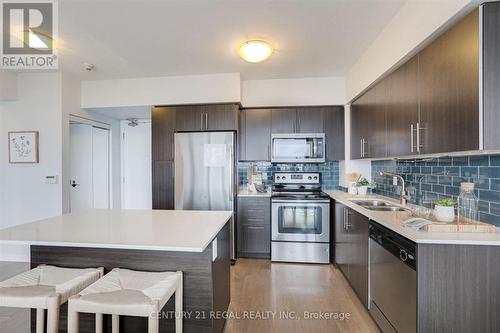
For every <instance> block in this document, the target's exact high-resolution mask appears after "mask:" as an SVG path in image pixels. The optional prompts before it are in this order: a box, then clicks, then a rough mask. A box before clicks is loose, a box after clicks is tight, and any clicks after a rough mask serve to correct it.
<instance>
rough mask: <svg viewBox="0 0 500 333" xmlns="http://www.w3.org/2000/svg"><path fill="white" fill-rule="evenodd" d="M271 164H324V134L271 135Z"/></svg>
mask: <svg viewBox="0 0 500 333" xmlns="http://www.w3.org/2000/svg"><path fill="white" fill-rule="evenodd" d="M271 162H273V163H324V162H325V133H290V134H281V133H280V134H272V135H271Z"/></svg>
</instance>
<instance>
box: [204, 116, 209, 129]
mask: <svg viewBox="0 0 500 333" xmlns="http://www.w3.org/2000/svg"><path fill="white" fill-rule="evenodd" d="M205 129H206V130H207V129H208V113H205Z"/></svg>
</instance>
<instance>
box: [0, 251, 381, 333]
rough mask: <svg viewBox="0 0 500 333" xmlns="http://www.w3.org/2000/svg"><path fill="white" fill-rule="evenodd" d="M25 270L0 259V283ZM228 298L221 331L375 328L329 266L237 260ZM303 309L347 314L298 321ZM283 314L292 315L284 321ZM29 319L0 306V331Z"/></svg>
mask: <svg viewBox="0 0 500 333" xmlns="http://www.w3.org/2000/svg"><path fill="white" fill-rule="evenodd" d="M27 269H29V264H28V263H8V262H0V281H3V280H5V279H7V278H9V277H11V276H13V275H16V274H18V273H20V272H22V271H25V270H27ZM231 299H232V301H231V306H230V309H229V313H228V316H229V319H228V321H227V323H226V329H225V333H246V332H248V333H255V332H257V333H268V332H269V333H270V332H273V333H280V332H284V333H295V332H300V333H309V332H311V333H313V332H314V333H321V332H328V333H335V332H339V333H370V332H379V331H378V329H377V327H376V325H375V323H374V322H373V320H372V319H371V317H370V316H369V314H368V312H367V311H366V310H365V309H364V307H363V306H362V305H361V303H360V301H359V300H358V298H357V297H356V295H355V294H354V291H353V290H352V289H351V288H350V287H349V285H348V284H347V282H346V280H345V279H344V277H343V276H342V274H341V273H340V272H339V271H338V270H337V269H335V268H334V267H333V266H330V265H305V264H280V263H271V262H270V261H269V260H249V259H239V260H238V261H237V263H236V265H235V266H233V267H231ZM304 311H307V312H309V313H332V314H349V315H350V317H349V319H344V320H340V319H336V320H335V319H323V320H321V319H304V318H303V317H304ZM272 314H275V318H274V319H272V318H271V317H272ZM286 314H288V316H289V317H294V318H295V319H285V317H284V316H285V315H286ZM266 315H267V316H268V319H266V318H265V317H264V316H266ZM231 316H238V317H240V319H236V318H231ZM244 316H246V317H244ZM252 316H253V318H255V317H257V319H251V317H252ZM259 316H260V317H261V319H258V317H259ZM280 317H281V318H280ZM299 317H300V318H301V319H298V318H299ZM29 322H30V321H29V311H28V310H19V309H6V308H1V307H0V333H27V332H29Z"/></svg>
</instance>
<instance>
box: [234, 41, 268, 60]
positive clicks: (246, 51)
mask: <svg viewBox="0 0 500 333" xmlns="http://www.w3.org/2000/svg"><path fill="white" fill-rule="evenodd" d="M238 53H239V55H240V57H241V59H243V60H245V61H248V62H251V63H257V62H261V61H264V60H266V59H267V58H269V57H270V56H271V54H272V53H273V47H272V46H271V44H269V43H268V42H266V41H264V40H260V39H253V40H249V41H246V42H244V43H243V44H241V46H240V50H239V52H238Z"/></svg>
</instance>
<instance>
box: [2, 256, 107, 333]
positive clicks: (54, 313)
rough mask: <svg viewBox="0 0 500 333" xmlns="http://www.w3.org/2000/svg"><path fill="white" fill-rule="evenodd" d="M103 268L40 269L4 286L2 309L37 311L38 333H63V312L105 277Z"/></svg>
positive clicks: (11, 279)
mask: <svg viewBox="0 0 500 333" xmlns="http://www.w3.org/2000/svg"><path fill="white" fill-rule="evenodd" d="M103 272H104V269H103V268H87V269H75V268H63V267H55V266H48V265H40V266H38V267H36V268H34V269H32V270H29V271H27V272H24V273H21V274H19V275H16V276H14V277H12V278H10V279H8V280H5V281H3V282H0V306H2V307H11V308H25V309H26V308H28V309H36V332H37V333H43V332H44V331H45V310H47V332H48V333H58V332H59V309H60V306H61V305H62V304H64V303H66V301H67V300H68V298H69V297H70V296H73V295H75V294H78V293H79V292H80V291H82V290H83V289H85V288H86V287H88V286H89V285H91V284H92V283H94V282H96V281H97V280H98V279H99V278H100V277H102V275H103Z"/></svg>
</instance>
